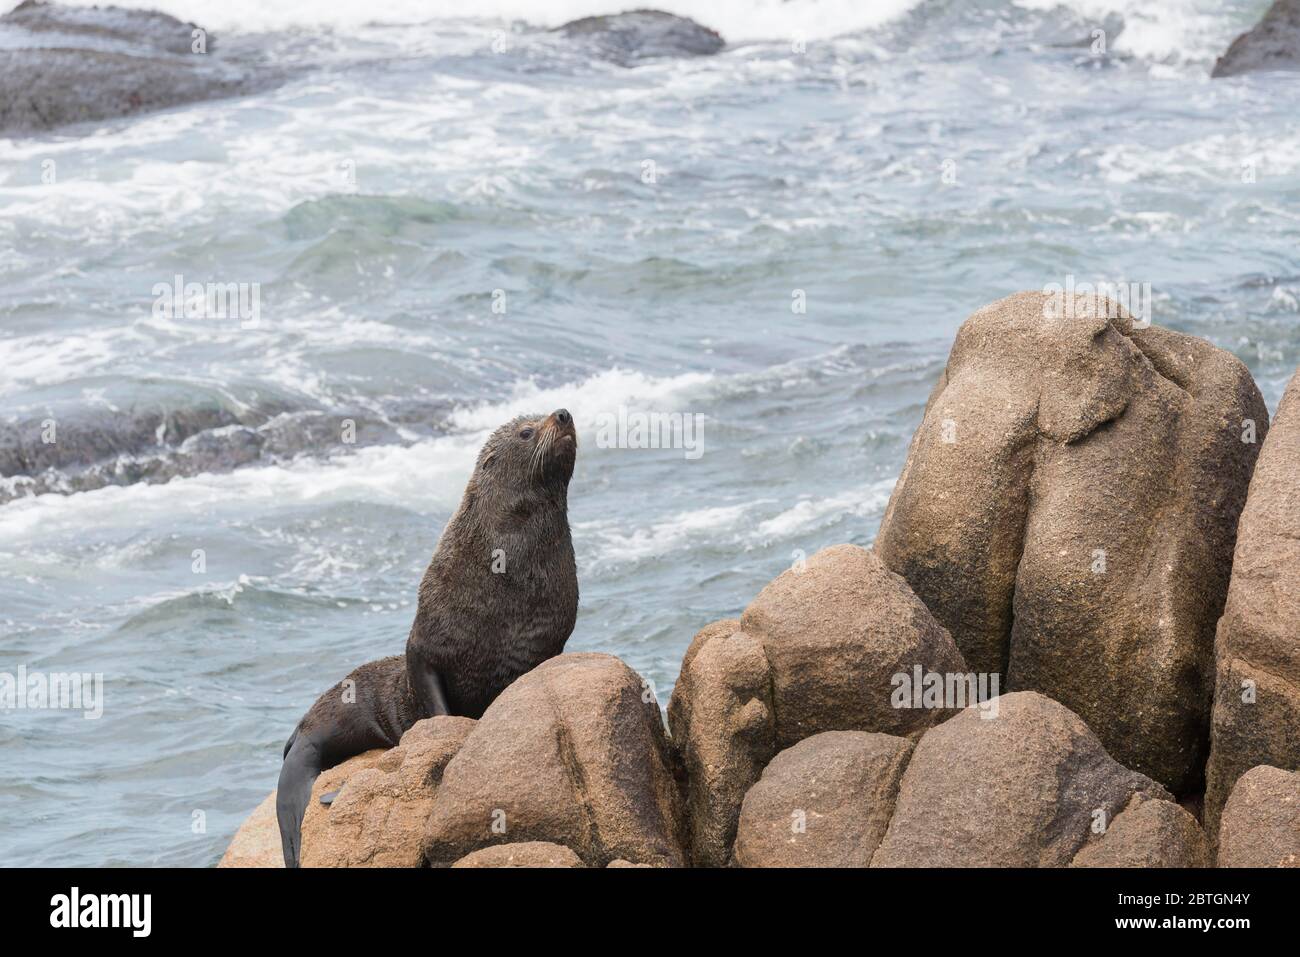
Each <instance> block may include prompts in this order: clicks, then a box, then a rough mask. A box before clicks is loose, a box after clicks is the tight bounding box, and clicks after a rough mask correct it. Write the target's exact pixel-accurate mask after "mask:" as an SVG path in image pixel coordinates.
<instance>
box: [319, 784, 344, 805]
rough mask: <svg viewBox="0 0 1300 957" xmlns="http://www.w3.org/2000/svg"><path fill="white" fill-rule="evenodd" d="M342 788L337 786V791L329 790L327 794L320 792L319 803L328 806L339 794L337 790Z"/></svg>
mask: <svg viewBox="0 0 1300 957" xmlns="http://www.w3.org/2000/svg"><path fill="white" fill-rule="evenodd" d="M342 790H343V789H342V788H339V790H338V791H330V792H329V793H328V794H322V795H321V796H320V803H321V804H324V805H325V806H326V807H329V806H330V805H331V804H333V803H334V799H335V798H336V797H338V796H339V791H342Z"/></svg>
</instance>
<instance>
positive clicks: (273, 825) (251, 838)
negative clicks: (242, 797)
mask: <svg viewBox="0 0 1300 957" xmlns="http://www.w3.org/2000/svg"><path fill="white" fill-rule="evenodd" d="M217 867H284V850H283V848H282V847H281V845H280V825H279V823H278V822H277V821H276V817H275V792H274V791H272V792H271V793H270V794H269V795H268V796H267V797H266V799H265V800H263V801H262V803H261V804H259V805H258V806H257V807H256V808H255V809H254V810H253V813H252V814H250V815H248V818H247V819H246V820H245V821H244V823H243V824H241V825H240V826H239V830H238V831H236V832H235V836H234V837H233V838H231V840H230V846H229V847H227V848H226V853H225V854H223V855H222V856H221V860H220V861H219V862H218V863H217Z"/></svg>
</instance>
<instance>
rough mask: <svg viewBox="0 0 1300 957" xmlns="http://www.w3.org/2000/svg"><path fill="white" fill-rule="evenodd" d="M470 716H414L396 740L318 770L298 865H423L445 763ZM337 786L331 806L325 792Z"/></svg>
mask: <svg viewBox="0 0 1300 957" xmlns="http://www.w3.org/2000/svg"><path fill="white" fill-rule="evenodd" d="M474 724H475V722H474V721H473V720H472V719H471V718H459V717H451V716H442V717H436V718H426V719H424V720H423V721H418V722H416V723H415V724H414V725H412V726H411V728H410V729H409V730H408V731H407V732H406V733H405V734H404V735H402V740H401V742H400V743H399V744H398V746H397V747H395V748H392V749H391V750H388V751H367V752H366V753H365V754H361V755H357V756H356V757H354V758H351V759H349V760H348V761H345V762H343V763H342V764H340V765H337V766H335V767H333V768H330V769H329V770H327V771H325V772H323V773H322V774H321V776H320V777H319V778H317V779H316V783H315V784H314V785H313V786H312V799H311V801H310V803H309V804H308V805H307V812H306V814H305V815H304V817H303V824H302V866H303V867H420V866H421V865H422V864H423V863H424V857H423V854H422V853H421V849H420V848H421V842H422V840H423V837H424V826H425V823H426V822H427V821H428V819H429V813H430V811H431V810H432V808H433V800H434V795H436V794H437V791H438V785H439V784H440V783H441V781H442V775H443V771H444V770H445V769H446V767H447V763H448V762H449V761H450V760H451V759H452V758H453V757H455V755H456V752H457V751H459V750H460V748H461V745H463V744H464V742H465V739H466V738H467V737H468V736H469V734H470V731H471V730H472V729H473V728H474ZM331 791H338V794H337V795H336V796H335V797H334V800H333V801H332V803H331V804H329V805H328V806H326V805H323V804H321V803H320V797H321V795H322V794H328V793H329V792H331Z"/></svg>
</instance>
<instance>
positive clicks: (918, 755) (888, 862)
mask: <svg viewBox="0 0 1300 957" xmlns="http://www.w3.org/2000/svg"><path fill="white" fill-rule="evenodd" d="M993 715H994V712H991V711H985V712H982V711H981V710H980V709H978V708H971V709H968V710H966V711H964V712H962V713H961V714H959V715H958V716H957V717H955V718H953V719H952V720H950V721H947V722H945V723H944V724H941V725H939V726H937V727H935V728H931V729H930V730H929V731H927V732H926V733H925V735H924V737H922V738H921V740H920V742H919V743H918V744H917V746H916V751H915V752H914V754H913V755H912V760H911V761H910V762H909V764H908V766H907V770H906V771H905V772H904V773H903V780H902V783H901V785H900V786H899V793H898V801H897V805H896V807H895V810H894V815H893V818H892V819H891V820H890V823H889V829H888V830H887V831H886V832H885V836H884V839H883V840H882V841H881V843H880V847H879V848H878V849H877V850H876V853H875V855H874V856H873V857H872V859H871V866H872V867H1065V866H1067V865H1068V864H1069V863H1070V862H1071V861H1072V860H1073V859H1074V857H1075V855H1076V854H1078V853H1079V851H1080V850H1081V849H1082V848H1083V847H1084V845H1085V844H1086V843H1088V841H1089V840H1090V839H1092V838H1093V837H1095V836H1096V830H1094V829H1097V830H1100V829H1101V828H1103V827H1105V826H1106V825H1107V824H1109V823H1110V822H1111V821H1112V820H1113V819H1114V818H1115V817H1116V816H1117V815H1119V813H1120V811H1122V810H1123V809H1124V808H1125V807H1126V806H1127V805H1128V803H1129V801H1130V800H1131V799H1132V798H1133V796H1134V795H1139V794H1140V795H1143V796H1146V797H1150V798H1155V799H1164V800H1168V799H1169V794H1168V793H1167V792H1166V791H1165V790H1164V789H1163V788H1162V787H1160V785H1159V784H1157V783H1155V782H1154V781H1152V780H1150V779H1149V778H1147V777H1145V776H1144V775H1141V774H1138V773H1137V772H1136V771H1130V770H1128V769H1127V768H1125V767H1123V766H1121V765H1120V764H1119V763H1118V762H1116V761H1115V760H1114V759H1113V758H1111V757H1110V755H1108V754H1107V753H1106V751H1105V749H1104V748H1103V747H1102V745H1101V742H1100V741H1098V740H1097V736H1096V735H1095V734H1093V733H1092V732H1091V731H1090V730H1089V729H1088V726H1087V725H1085V724H1084V723H1083V721H1081V720H1080V719H1079V717H1078V716H1077V715H1074V714H1072V713H1071V712H1070V711H1069V710H1068V709H1067V708H1065V707H1063V706H1062V705H1060V704H1057V703H1056V702H1055V701H1052V700H1051V699H1049V698H1046V697H1044V696H1042V695H1040V694H1035V693H1034V692H1019V693H1016V694H1009V695H1003V696H1002V697H1001V698H1000V699H998V709H997V711H996V714H995V716H993Z"/></svg>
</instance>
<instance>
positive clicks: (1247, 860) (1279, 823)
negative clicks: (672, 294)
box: [1219, 767, 1300, 867]
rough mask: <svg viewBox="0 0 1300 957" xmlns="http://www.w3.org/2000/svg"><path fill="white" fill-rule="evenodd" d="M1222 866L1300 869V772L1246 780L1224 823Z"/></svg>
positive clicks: (1276, 771)
mask: <svg viewBox="0 0 1300 957" xmlns="http://www.w3.org/2000/svg"><path fill="white" fill-rule="evenodd" d="M1219 866H1220V867H1300V771H1283V770H1282V769H1280V768H1270V767H1257V768H1253V769H1251V770H1250V771H1247V772H1246V773H1245V774H1243V775H1242V776H1241V778H1240V779H1239V780H1238V781H1237V784H1236V787H1234V788H1233V789H1232V794H1231V795H1230V796H1229V797H1228V802H1227V804H1225V805H1224V808H1223V817H1222V819H1221V821H1220V823H1219Z"/></svg>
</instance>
